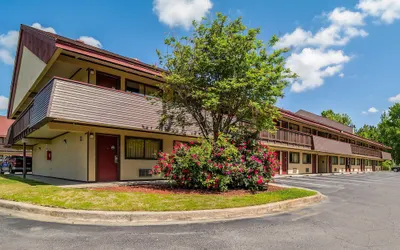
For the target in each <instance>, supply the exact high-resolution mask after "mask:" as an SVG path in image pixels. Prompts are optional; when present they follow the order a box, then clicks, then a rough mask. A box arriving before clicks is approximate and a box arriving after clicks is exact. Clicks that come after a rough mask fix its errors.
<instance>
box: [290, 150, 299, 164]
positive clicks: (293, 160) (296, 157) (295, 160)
mask: <svg viewBox="0 0 400 250" xmlns="http://www.w3.org/2000/svg"><path fill="white" fill-rule="evenodd" d="M289 162H290V163H300V153H294V152H290V154H289Z"/></svg>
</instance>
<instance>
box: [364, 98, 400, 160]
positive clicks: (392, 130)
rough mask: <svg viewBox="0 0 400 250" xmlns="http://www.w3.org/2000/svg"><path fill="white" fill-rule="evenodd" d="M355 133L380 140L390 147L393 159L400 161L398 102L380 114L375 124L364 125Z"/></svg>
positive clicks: (399, 109)
mask: <svg viewBox="0 0 400 250" xmlns="http://www.w3.org/2000/svg"><path fill="white" fill-rule="evenodd" d="M357 135H359V136H362V137H364V138H367V139H371V140H374V141H377V142H380V143H382V144H384V145H386V146H389V147H391V148H392V150H390V152H391V154H392V157H393V161H394V162H396V163H397V164H399V163H400V103H396V104H394V105H393V106H392V107H390V108H389V111H387V112H385V113H383V114H382V116H381V121H380V122H379V123H378V125H377V126H372V125H364V126H363V127H361V128H360V129H358V130H357Z"/></svg>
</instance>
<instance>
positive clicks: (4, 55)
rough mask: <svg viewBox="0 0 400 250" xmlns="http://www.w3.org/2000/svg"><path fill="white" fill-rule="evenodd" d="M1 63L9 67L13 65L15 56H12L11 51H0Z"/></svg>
mask: <svg viewBox="0 0 400 250" xmlns="http://www.w3.org/2000/svg"><path fill="white" fill-rule="evenodd" d="M0 61H1V62H3V63H5V64H8V65H13V64H14V56H13V55H12V54H11V52H10V51H9V50H6V49H0Z"/></svg>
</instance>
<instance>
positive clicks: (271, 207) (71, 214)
mask: <svg viewBox="0 0 400 250" xmlns="http://www.w3.org/2000/svg"><path fill="white" fill-rule="evenodd" d="M323 199H325V196H324V195H322V194H321V193H319V192H317V194H315V195H313V196H308V197H304V198H297V199H292V200H286V201H280V202H274V203H268V204H264V205H257V206H249V207H240V208H226V209H212V210H193V211H172V212H171V211H170V212H117V211H90V210H73V209H63V208H53V207H44V206H38V205H32V204H28V203H22V202H15V201H8V200H1V199H0V209H1V210H0V211H2V212H3V213H6V214H9V215H11V216H16V217H21V218H24V219H30V220H38V221H46V222H57V223H66V224H84V225H110V226H140V225H161V224H184V223H201V222H214V221H227V220H237V219H248V218H256V217H261V216H265V215H269V214H276V213H281V212H286V211H290V210H294V209H299V208H303V207H305V206H309V205H312V204H315V203H318V202H320V201H322V200H323Z"/></svg>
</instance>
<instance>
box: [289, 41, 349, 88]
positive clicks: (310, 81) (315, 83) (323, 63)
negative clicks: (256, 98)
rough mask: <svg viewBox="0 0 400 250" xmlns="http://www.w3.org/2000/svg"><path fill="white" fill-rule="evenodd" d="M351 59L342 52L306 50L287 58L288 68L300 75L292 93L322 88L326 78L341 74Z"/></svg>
mask: <svg viewBox="0 0 400 250" xmlns="http://www.w3.org/2000/svg"><path fill="white" fill-rule="evenodd" d="M348 61H350V57H349V56H347V55H345V54H344V53H343V51H341V50H328V51H324V50H322V49H312V48H305V49H303V50H302V51H301V52H300V53H296V52H295V53H293V54H292V55H290V56H289V57H288V58H287V61H286V66H287V67H289V68H290V69H291V70H292V71H293V72H295V73H297V74H298V75H299V79H297V80H296V81H294V82H293V84H292V87H291V91H293V92H303V91H306V90H309V89H314V88H317V87H320V86H321V85H323V84H324V79H325V78H326V77H331V76H333V75H336V74H338V73H340V72H341V70H342V69H343V65H344V64H345V63H347V62H348Z"/></svg>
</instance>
